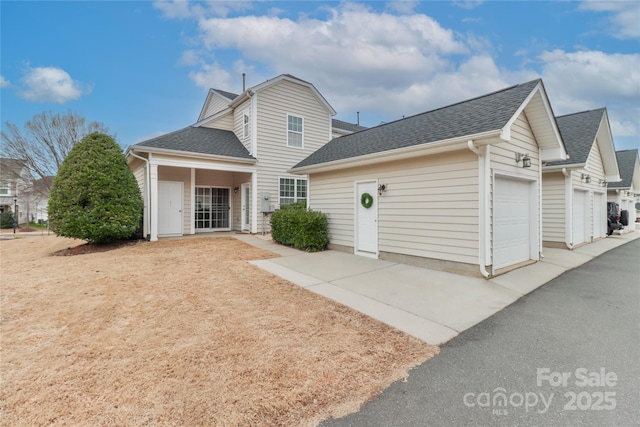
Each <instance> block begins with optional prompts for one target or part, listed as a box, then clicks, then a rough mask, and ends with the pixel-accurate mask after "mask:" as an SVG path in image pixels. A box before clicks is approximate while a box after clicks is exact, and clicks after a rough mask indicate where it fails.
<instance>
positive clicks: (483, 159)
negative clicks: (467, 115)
mask: <svg viewBox="0 0 640 427" xmlns="http://www.w3.org/2000/svg"><path fill="white" fill-rule="evenodd" d="M467 147H468V148H469V150H471V151H472V152H474V153H475V154H477V155H478V177H479V183H478V186H479V187H480V188H479V190H480V191H479V195H480V200H479V202H480V203H479V204H480V207H479V212H478V222H479V224H478V225H479V233H478V234H479V239H478V249H479V254H478V259H479V261H480V273H481V274H482V276H483V277H484V278H485V279H489V278H491V274H490V273H489V272H488V271H487V268H486V265H485V264H486V259H487V252H488V251H487V238H488V236H489V215H487V205H488V200H489V183H490V181H491V180H490V173H491V168H490V166H491V165H490V159H489V154H490V153H491V151H490V146H489V145H486V146H484V147H482V148H478V147H476V146H475V145H474V143H473V140H472V139H470V140H469V141H467Z"/></svg>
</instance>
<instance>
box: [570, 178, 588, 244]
mask: <svg viewBox="0 0 640 427" xmlns="http://www.w3.org/2000/svg"><path fill="white" fill-rule="evenodd" d="M586 205H587V192H586V191H580V190H575V191H574V192H573V244H574V245H579V244H580V243H584V242H585V227H586V224H587V223H588V222H587V212H588V209H587V208H586Z"/></svg>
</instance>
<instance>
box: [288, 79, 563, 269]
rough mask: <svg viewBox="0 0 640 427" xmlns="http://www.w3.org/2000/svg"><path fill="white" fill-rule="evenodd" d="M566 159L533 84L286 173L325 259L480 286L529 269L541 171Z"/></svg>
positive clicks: (385, 128) (415, 121)
mask: <svg viewBox="0 0 640 427" xmlns="http://www.w3.org/2000/svg"><path fill="white" fill-rule="evenodd" d="M565 159H566V151H565V148H564V144H563V142H562V137H561V135H560V131H559V130H558V127H557V125H556V120H555V117H554V114H553V111H552V109H551V106H550V104H549V100H548V98H547V94H546V91H545V89H544V85H543V83H542V81H541V80H535V81H531V82H528V83H524V84H520V85H516V86H512V87H509V88H506V89H503V90H500V91H498V92H494V93H491V94H488V95H485V96H481V97H478V98H474V99H471V100H468V101H464V102H460V103H458V104H454V105H450V106H447V107H443V108H439V109H437V110H433V111H429V112H426V113H423V114H418V115H416V116H412V117H407V118H404V119H401V120H398V121H394V122H391V123H386V124H383V125H380V126H376V127H373V128H369V129H366V130H362V131H359V132H354V133H352V134H350V135H346V136H342V137H340V138H336V139H333V140H332V141H330V142H329V143H328V144H326V145H324V146H322V147H321V148H319V149H318V150H317V151H315V152H314V153H313V154H311V155H310V156H308V157H307V158H305V159H304V160H302V161H301V162H299V163H298V164H296V165H295V167H293V168H292V169H291V172H292V173H296V174H299V175H300V176H301V177H303V178H306V177H307V176H308V177H309V188H310V191H309V206H310V207H311V208H312V209H314V210H318V211H321V212H325V213H327V214H328V218H329V234H330V240H331V247H333V248H335V249H341V250H344V251H347V252H353V253H356V254H359V255H363V256H368V257H374V258H381V259H388V260H395V261H400V262H404V263H410V264H418V265H424V266H429V267H431V268H439V269H444V270H449V271H455V272H463V273H467V274H472V275H480V274H481V275H483V276H485V277H489V276H491V275H495V274H499V273H501V272H502V271H505V269H510V268H514V267H516V266H519V265H524V264H527V263H530V262H535V261H538V260H539V259H540V252H541V251H542V216H541V204H542V202H541V194H542V192H541V181H542V179H541V174H542V162H550V161H556V160H565Z"/></svg>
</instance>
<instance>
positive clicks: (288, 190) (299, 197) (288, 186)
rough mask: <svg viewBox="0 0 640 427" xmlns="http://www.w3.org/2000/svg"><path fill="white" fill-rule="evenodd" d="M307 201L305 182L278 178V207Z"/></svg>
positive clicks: (304, 180) (296, 179) (303, 180)
mask: <svg viewBox="0 0 640 427" xmlns="http://www.w3.org/2000/svg"><path fill="white" fill-rule="evenodd" d="M306 201H307V180H306V179H301V178H280V199H279V200H278V202H280V206H284V205H291V204H293V203H298V202H306Z"/></svg>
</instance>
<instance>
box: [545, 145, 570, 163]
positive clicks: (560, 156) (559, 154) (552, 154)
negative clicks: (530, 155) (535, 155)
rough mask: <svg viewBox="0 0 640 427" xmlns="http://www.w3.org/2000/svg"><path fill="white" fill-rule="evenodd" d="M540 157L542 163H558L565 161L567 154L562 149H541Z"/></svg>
mask: <svg viewBox="0 0 640 427" xmlns="http://www.w3.org/2000/svg"><path fill="white" fill-rule="evenodd" d="M540 157H541V158H540V160H542V161H543V162H559V161H562V160H567V152H566V151H564V148H563V147H553V148H541V149H540Z"/></svg>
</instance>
